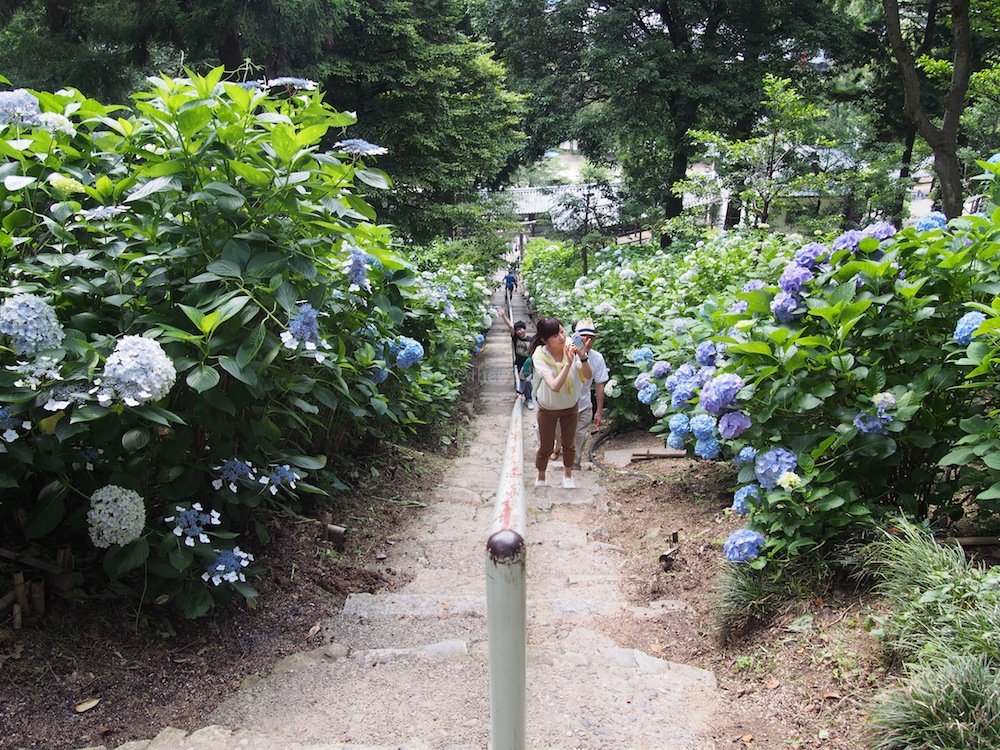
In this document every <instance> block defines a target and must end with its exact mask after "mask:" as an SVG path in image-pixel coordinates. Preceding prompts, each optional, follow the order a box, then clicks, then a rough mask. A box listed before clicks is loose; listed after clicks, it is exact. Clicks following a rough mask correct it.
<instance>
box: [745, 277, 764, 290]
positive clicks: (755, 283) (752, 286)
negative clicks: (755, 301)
mask: <svg viewBox="0 0 1000 750" xmlns="http://www.w3.org/2000/svg"><path fill="white" fill-rule="evenodd" d="M765 286H766V284H764V282H763V281H761V280H760V279H750V281H748V282H747V283H746V284H744V285H743V288H742V289H740V291H741V292H755V291H757V290H758V289H763V288H764V287H765Z"/></svg>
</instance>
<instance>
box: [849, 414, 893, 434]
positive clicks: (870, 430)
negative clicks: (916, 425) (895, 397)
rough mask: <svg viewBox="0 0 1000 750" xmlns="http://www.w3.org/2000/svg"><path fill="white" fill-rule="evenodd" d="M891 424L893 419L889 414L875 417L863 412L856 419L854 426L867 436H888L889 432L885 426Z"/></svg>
mask: <svg viewBox="0 0 1000 750" xmlns="http://www.w3.org/2000/svg"><path fill="white" fill-rule="evenodd" d="M890 422H892V417H891V416H890V415H888V414H881V415H875V414H867V413H866V412H861V413H860V414H858V416H856V417H855V418H854V426H855V427H857V428H858V430H859V431H860V432H862V433H863V434H865V435H888V434H889V431H888V430H887V429H886V428H885V426H886V425H887V424H889V423H890Z"/></svg>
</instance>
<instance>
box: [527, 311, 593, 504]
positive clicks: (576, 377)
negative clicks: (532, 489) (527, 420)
mask: <svg viewBox="0 0 1000 750" xmlns="http://www.w3.org/2000/svg"><path fill="white" fill-rule="evenodd" d="M536 328H537V332H536V333H535V336H534V338H532V339H531V360H532V363H533V365H534V368H535V398H536V400H537V401H538V411H537V412H536V414H537V415H538V416H537V419H538V449H537V450H536V451H535V468H536V469H537V470H538V477H537V479H535V486H536V487H544V486H546V482H545V473H546V470H547V469H548V464H549V454H550V453H551V452H552V447H553V445H555V433H556V423H558V424H559V428H560V430H561V431H562V459H563V480H562V486H563V487H565V488H567V489H572V488H574V487H576V483H575V482H574V481H573V462H574V461H575V459H576V423H577V418H578V416H579V413H580V412H579V408H578V404H579V400H580V393H581V391H582V389H583V388H584V384H585V383H588V382H589V381H590V379H591V378H593V377H594V373H593V370H591V368H590V361H589V356H588V355H589V353H590V347H591V346H592V345H593V339H588V340H587V341H584V342H583V346H582V347H577V345H576V344H575V343H573V341H572V340H571V339H567V338H566V329H565V328H564V327H563V325H562V323H560V322H559V321H558V320H557V319H556V318H553V317H545V318H540V319H539V320H538V323H537V325H536Z"/></svg>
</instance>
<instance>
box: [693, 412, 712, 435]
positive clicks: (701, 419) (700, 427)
mask: <svg viewBox="0 0 1000 750" xmlns="http://www.w3.org/2000/svg"><path fill="white" fill-rule="evenodd" d="M691 433H692V434H693V435H694V436H695V439H697V440H704V439H705V438H710V437H714V436H715V417H713V416H712V415H710V414H696V415H695V416H693V417H692V418H691Z"/></svg>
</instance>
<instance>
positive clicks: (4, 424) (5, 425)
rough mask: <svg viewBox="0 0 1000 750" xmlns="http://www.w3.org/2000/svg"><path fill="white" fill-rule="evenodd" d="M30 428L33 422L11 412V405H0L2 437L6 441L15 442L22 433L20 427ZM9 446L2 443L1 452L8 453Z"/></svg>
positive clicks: (0, 435)
mask: <svg viewBox="0 0 1000 750" xmlns="http://www.w3.org/2000/svg"><path fill="white" fill-rule="evenodd" d="M19 428H20V429H22V430H30V429H31V422H29V421H27V420H23V419H20V418H19V417H16V416H14V415H13V414H11V413H10V407H9V406H0V430H2V432H0V438H3V440H4V442H5V443H13V442H14V441H15V440H17V439H18V438H19V437H21V433H20V432H18V429H19ZM6 452H7V446H6V445H4V443H0V453H6Z"/></svg>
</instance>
